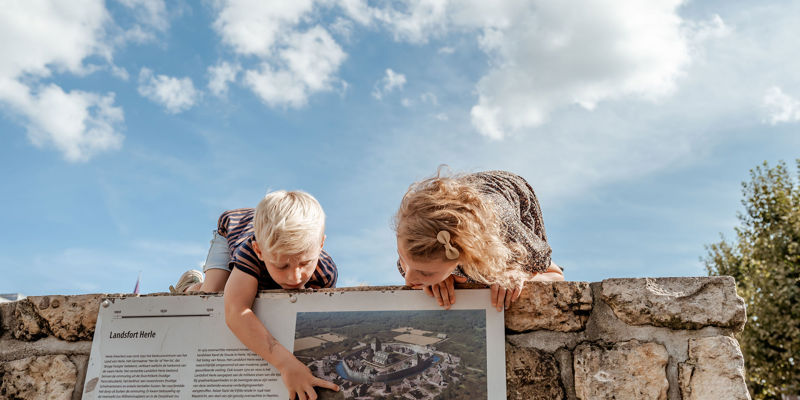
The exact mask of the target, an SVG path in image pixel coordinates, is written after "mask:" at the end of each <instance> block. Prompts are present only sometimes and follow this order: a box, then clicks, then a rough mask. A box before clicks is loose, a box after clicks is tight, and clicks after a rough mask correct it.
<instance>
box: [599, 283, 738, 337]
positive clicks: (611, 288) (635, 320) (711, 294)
mask: <svg viewBox="0 0 800 400" xmlns="http://www.w3.org/2000/svg"><path fill="white" fill-rule="evenodd" d="M601 286H602V289H601V293H600V296H601V298H602V300H603V301H605V302H606V303H607V304H608V305H609V306H610V307H611V309H612V310H613V311H614V314H615V315H616V316H617V318H619V319H620V320H622V321H623V322H625V323H627V324H630V325H653V326H660V327H667V328H672V329H700V328H703V327H706V326H716V327H721V328H730V329H733V330H736V331H741V330H742V329H744V323H745V320H746V314H745V307H744V300H743V299H742V298H741V297H739V296H738V295H737V294H736V283H735V281H734V280H733V278H731V277H726V276H723V277H695V278H689V277H687V278H638V279H606V280H604V281H603V282H602V285H601Z"/></svg>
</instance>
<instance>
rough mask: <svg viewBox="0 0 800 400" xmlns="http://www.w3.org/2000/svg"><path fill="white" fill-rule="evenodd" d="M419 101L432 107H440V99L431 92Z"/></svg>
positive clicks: (424, 94) (426, 93)
mask: <svg viewBox="0 0 800 400" xmlns="http://www.w3.org/2000/svg"><path fill="white" fill-rule="evenodd" d="M419 99H420V100H422V102H423V103H429V104H431V105H434V106H437V105H439V99H438V98H437V97H436V95H435V94H433V93H431V92H425V93H423V94H421V95H420V96H419Z"/></svg>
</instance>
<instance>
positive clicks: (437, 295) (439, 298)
mask: <svg viewBox="0 0 800 400" xmlns="http://www.w3.org/2000/svg"><path fill="white" fill-rule="evenodd" d="M431 290H433V297H435V298H436V301H437V302H439V305H440V306H443V305H444V303H443V302H442V292H441V291H440V290H439V285H431Z"/></svg>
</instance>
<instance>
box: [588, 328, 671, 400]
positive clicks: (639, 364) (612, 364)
mask: <svg viewBox="0 0 800 400" xmlns="http://www.w3.org/2000/svg"><path fill="white" fill-rule="evenodd" d="M668 361H669V355H668V354H667V349H666V348H664V346H662V345H660V344H657V343H650V342H639V341H637V340H631V341H628V342H621V343H617V344H615V345H613V346H610V347H609V346H601V345H597V344H593V343H582V344H580V345H578V346H577V347H576V348H575V351H574V353H573V369H574V374H575V375H574V376H575V395H576V396H577V398H579V399H584V400H587V399H641V400H647V399H659V400H664V399H666V398H667V390H668V389H669V382H668V381H667V370H666V366H667V362H668Z"/></svg>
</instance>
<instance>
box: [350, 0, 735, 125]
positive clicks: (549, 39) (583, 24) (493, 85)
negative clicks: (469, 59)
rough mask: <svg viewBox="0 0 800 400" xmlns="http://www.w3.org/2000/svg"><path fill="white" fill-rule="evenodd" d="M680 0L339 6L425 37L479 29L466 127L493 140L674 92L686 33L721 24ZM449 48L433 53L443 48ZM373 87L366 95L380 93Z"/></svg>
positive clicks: (706, 33) (694, 35) (410, 1)
mask: <svg viewBox="0 0 800 400" xmlns="http://www.w3.org/2000/svg"><path fill="white" fill-rule="evenodd" d="M681 4H682V0H656V1H653V2H648V3H646V4H645V3H642V2H639V1H636V0H625V1H622V3H620V2H619V1H616V0H586V1H582V2H581V3H580V5H579V6H576V5H575V4H571V3H570V4H566V3H558V2H548V1H543V0H533V1H520V0H498V1H493V2H485V1H479V0H450V1H445V0H406V1H400V2H393V3H391V4H390V5H385V6H378V7H370V6H369V5H368V3H367V2H366V1H359V0H348V1H345V2H344V3H343V5H342V9H343V10H344V11H345V13H346V14H347V15H348V16H350V17H351V18H353V19H354V20H356V21H358V22H359V23H361V24H364V25H372V24H376V25H379V26H382V27H384V28H385V29H388V30H389V31H390V32H392V33H393V34H394V36H395V39H396V40H402V41H408V42H411V43H426V42H427V41H429V40H430V39H431V38H435V37H440V36H443V35H444V34H447V33H453V32H459V33H464V32H475V31H477V32H480V35H479V43H478V44H479V46H480V48H481V49H482V50H483V51H484V52H485V53H486V55H487V56H488V58H489V65H490V69H489V71H488V73H487V74H486V75H485V76H483V77H482V79H481V80H480V81H479V82H478V83H477V85H476V91H477V93H478V101H477V104H475V105H474V107H473V108H472V113H471V116H472V121H473V126H474V127H475V128H476V129H477V130H478V131H479V132H480V133H482V134H483V135H485V136H488V137H490V138H494V139H502V138H505V137H507V136H508V135H510V134H513V133H515V132H520V131H527V130H530V129H532V128H536V127H538V126H540V125H542V124H543V123H545V122H546V121H547V120H548V119H549V117H550V115H551V114H552V113H554V112H557V111H560V110H564V109H568V108H570V107H573V106H574V105H578V106H580V107H582V108H584V109H586V110H593V109H595V107H596V106H597V105H598V104H599V103H600V102H603V101H611V100H618V99H625V98H633V99H641V100H646V101H658V100H661V99H664V98H666V97H667V96H669V95H671V94H672V93H674V91H675V89H676V83H677V80H678V79H679V78H680V77H681V76H682V73H683V71H684V70H685V68H686V67H687V65H688V64H689V62H690V60H691V54H692V50H693V49H692V48H691V45H692V43H694V42H697V41H702V40H706V39H708V38H712V37H719V36H722V35H724V34H726V33H727V31H728V27H727V26H726V25H725V24H724V22H723V21H722V18H721V17H719V16H718V15H715V16H714V17H713V18H712V20H711V21H710V22H688V23H687V21H685V20H684V19H682V18H681V17H680V16H679V15H678V8H679V7H680V6H681ZM453 51H454V49H453V48H451V47H442V48H440V49H439V52H440V53H442V54H450V53H452V52H453ZM382 94H383V92H382V91H381V90H379V89H378V88H376V90H375V91H374V92H373V95H374V96H375V97H376V98H381V96H382Z"/></svg>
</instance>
